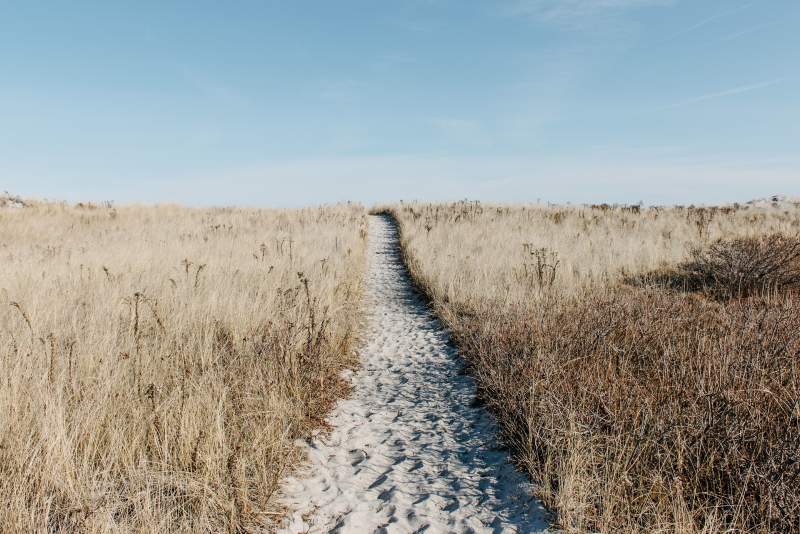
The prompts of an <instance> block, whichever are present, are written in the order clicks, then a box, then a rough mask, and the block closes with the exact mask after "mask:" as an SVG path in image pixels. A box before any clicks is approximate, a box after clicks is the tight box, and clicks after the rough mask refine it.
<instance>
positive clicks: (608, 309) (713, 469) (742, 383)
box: [444, 289, 800, 532]
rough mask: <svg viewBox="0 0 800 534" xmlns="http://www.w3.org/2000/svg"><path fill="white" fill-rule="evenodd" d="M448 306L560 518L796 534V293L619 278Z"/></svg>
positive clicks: (799, 505) (506, 428) (608, 528)
mask: <svg viewBox="0 0 800 534" xmlns="http://www.w3.org/2000/svg"><path fill="white" fill-rule="evenodd" d="M444 315H445V317H446V318H447V319H448V322H449V323H450V324H451V325H452V327H453V330H454V334H455V338H456V341H457V343H458V345H459V347H460V348H461V350H462V351H463V353H464V355H465V356H466V358H467V359H468V361H469V365H470V369H471V371H472V374H473V375H474V376H475V377H476V379H477V382H478V384H479V391H480V396H481V398H482V399H483V400H484V401H485V402H486V403H487V405H488V406H489V407H490V408H491V409H492V411H493V412H494V413H495V414H496V415H497V417H498V419H499V422H500V425H501V428H502V434H503V438H504V439H505V441H506V442H507V443H508V444H509V445H511V446H512V448H513V449H514V450H515V451H516V452H517V454H518V457H519V458H520V460H521V462H522V463H523V464H524V465H525V466H526V468H527V469H528V470H529V472H530V473H531V474H532V476H533V477H534V478H535V479H536V480H537V481H538V482H539V483H541V484H542V491H543V497H544V498H545V500H546V502H547V503H548V504H549V505H550V506H552V507H554V508H555V509H556V512H557V514H558V517H559V522H560V523H561V524H562V525H563V526H565V527H567V528H569V529H574V530H579V531H585V530H594V529H600V530H601V531H605V532H619V531H645V530H646V531H652V530H669V531H702V530H706V531H716V530H717V529H718V528H722V527H724V528H733V529H741V530H746V531H763V532H767V531H782V532H788V531H794V532H796V531H797V529H798V524H800V490H799V489H798V486H800V484H799V483H800V480H798V477H799V476H800V463H798V461H800V458H798V451H799V450H800V404H798V398H800V379H799V378H798V373H797V363H798V361H800V307H798V303H797V301H795V300H792V299H786V300H784V301H782V302H781V303H780V304H774V303H773V304H769V305H767V304H766V303H765V301H763V300H759V299H749V300H741V301H731V302H729V303H728V304H717V303H712V302H706V301H703V300H701V299H697V298H693V297H691V296H680V295H674V294H673V295H669V294H665V293H664V292H661V291H653V290H644V289H624V290H620V291H619V292H601V293H594V294H591V295H587V296H585V297H584V298H582V299H574V300H570V301H569V302H564V301H559V300H557V299H549V300H543V301H540V302H539V303H538V304H537V305H536V306H534V307H532V308H527V309H516V310H507V311H506V312H504V313H502V314H498V313H497V310H496V309H486V308H484V309H477V310H456V309H453V308H449V309H448V310H447V311H446V312H445V313H444Z"/></svg>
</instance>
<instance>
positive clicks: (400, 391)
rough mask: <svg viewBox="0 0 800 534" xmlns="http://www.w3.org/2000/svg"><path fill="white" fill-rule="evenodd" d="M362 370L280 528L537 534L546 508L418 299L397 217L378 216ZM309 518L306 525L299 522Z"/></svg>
mask: <svg viewBox="0 0 800 534" xmlns="http://www.w3.org/2000/svg"><path fill="white" fill-rule="evenodd" d="M369 238H370V239H369V241H370V245H369V247H370V250H369V261H370V264H369V270H368V275H367V277H368V280H367V283H368V289H367V291H368V292H367V306H368V310H369V317H368V319H369V323H368V327H367V330H366V333H365V334H366V335H365V346H364V347H363V348H362V350H361V359H362V366H363V367H362V369H360V370H359V371H358V372H357V373H356V374H355V375H354V376H353V377H352V382H353V386H354V390H353V391H354V393H353V396H352V397H351V398H350V399H348V400H345V401H342V402H340V403H339V404H338V406H337V407H336V409H335V410H334V412H333V413H332V414H331V416H330V418H329V422H330V423H331V425H332V426H333V428H334V429H333V431H332V432H331V433H330V434H329V435H325V436H320V437H318V438H316V439H314V440H312V442H311V443H310V444H308V445H305V447H306V448H307V452H308V455H309V464H310V465H309V466H308V467H307V469H305V470H304V471H303V472H301V473H300V474H299V475H298V477H299V478H290V479H289V480H288V481H287V483H286V486H285V489H284V495H285V498H284V502H285V503H286V504H287V505H288V506H289V507H290V509H292V510H295V512H294V513H293V515H291V516H290V518H289V520H287V523H286V524H285V526H284V532H358V533H369V532H427V533H433V532H526V533H527V532H539V531H544V530H545V528H546V522H545V521H544V512H543V510H542V508H541V506H540V505H539V504H538V503H537V501H536V500H535V499H533V498H532V497H531V488H530V485H529V484H528V482H527V479H526V477H525V476H524V475H522V474H521V473H519V472H517V471H516V470H515V469H514V468H513V467H512V466H511V465H510V464H509V463H508V456H507V454H506V453H505V452H503V451H502V450H500V449H499V448H498V447H497V443H496V441H495V437H494V435H495V427H494V422H493V421H492V419H491V417H490V416H489V415H488V414H487V413H486V412H485V411H484V410H483V409H481V408H480V407H476V406H474V405H473V404H474V403H473V399H474V395H475V387H474V384H473V382H472V380H471V379H470V378H469V377H467V376H465V375H464V374H463V371H462V367H463V366H462V363H461V362H460V361H459V358H458V357H457V355H456V354H455V352H454V350H453V349H452V348H451V346H450V345H449V343H448V337H447V334H446V333H445V332H444V331H443V329H442V326H441V324H440V323H439V322H438V321H437V320H436V319H435V318H434V317H432V316H431V315H430V313H429V312H428V311H427V310H426V307H425V305H424V303H423V302H422V301H421V299H420V298H419V296H418V295H417V294H416V293H415V292H414V290H413V288H412V286H411V283H410V281H409V278H408V274H407V272H406V269H405V267H404V266H403V264H402V262H401V259H400V256H399V250H398V239H397V231H396V228H395V226H394V224H393V223H392V222H391V220H389V219H386V218H383V217H372V218H371V221H370V235H369ZM304 518H305V520H304Z"/></svg>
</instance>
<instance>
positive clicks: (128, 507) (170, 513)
mask: <svg viewBox="0 0 800 534" xmlns="http://www.w3.org/2000/svg"><path fill="white" fill-rule="evenodd" d="M364 215H365V214H364V211H363V209H362V208H361V207H359V206H355V205H352V206H351V205H341V206H335V207H325V208H315V209H304V210H294V211H292V210H286V211H279V210H249V209H227V208H226V209H202V210H200V209H186V208H179V207H172V206H159V207H136V206H131V207H120V208H115V207H113V206H111V205H94V204H81V205H78V206H76V207H70V206H67V205H65V204H55V203H31V204H28V205H27V207H22V208H20V209H10V208H9V209H2V210H0V255H2V259H3V269H2V271H0V429H1V431H0V500H1V501H2V502H3V507H2V509H0V524H2V525H3V530H5V531H17V532H32V531H45V530H46V531H51V532H75V531H82V532H109V531H137V532H138V531H153V532H155V531H158V532H163V531H192V532H197V531H206V532H208V531H213V532H219V531H228V532H239V531H259V530H265V529H269V528H270V525H271V523H272V520H273V518H274V517H275V516H276V514H278V513H279V512H280V510H278V508H277V505H276V503H275V502H274V501H275V499H274V498H273V496H274V494H275V491H276V488H277V486H278V482H279V480H280V478H281V477H282V476H283V475H284V474H285V473H286V471H287V469H290V468H291V465H292V464H293V463H294V462H296V461H297V460H298V454H297V452H296V450H295V448H294V447H293V440H295V439H296V438H299V437H305V436H307V435H308V434H309V433H310V430H311V429H312V428H314V427H317V426H319V425H320V424H321V420H322V416H323V415H324V414H325V412H326V411H327V409H328V408H329V407H330V405H331V403H332V402H333V400H335V398H336V397H337V396H339V395H341V394H342V393H343V392H344V389H343V388H344V386H343V385H342V384H341V383H340V382H339V380H338V378H337V377H338V374H339V372H340V371H341V370H342V369H343V368H345V367H346V366H349V365H352V364H353V360H352V351H351V346H352V343H353V339H354V336H355V328H356V326H357V321H358V303H359V299H360V292H361V278H362V271H363V267H364V252H365V241H366V232H365V225H366V220H365V216H364Z"/></svg>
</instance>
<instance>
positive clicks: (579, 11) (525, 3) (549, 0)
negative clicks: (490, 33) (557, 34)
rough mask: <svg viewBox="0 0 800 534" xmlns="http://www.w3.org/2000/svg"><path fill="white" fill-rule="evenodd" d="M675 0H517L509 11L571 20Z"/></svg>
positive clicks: (552, 20) (667, 3) (541, 17)
mask: <svg viewBox="0 0 800 534" xmlns="http://www.w3.org/2000/svg"><path fill="white" fill-rule="evenodd" d="M673 3H674V0H517V1H515V2H514V3H513V4H512V6H511V7H510V9H509V11H510V12H511V13H515V14H518V15H527V16H531V17H534V18H537V19H540V20H543V21H549V22H570V21H574V20H576V19H583V18H586V17H591V16H594V15H598V14H602V13H607V12H619V11H626V10H630V9H634V8H644V7H655V6H668V5H671V4H673Z"/></svg>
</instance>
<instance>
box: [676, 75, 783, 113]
mask: <svg viewBox="0 0 800 534" xmlns="http://www.w3.org/2000/svg"><path fill="white" fill-rule="evenodd" d="M782 81H783V78H777V79H775V80H766V81H763V82H758V83H752V84H749V85H740V86H738V87H732V88H730V89H726V90H724V91H717V92H716V93H708V94H705V95H700V96H695V97H692V98H688V99H686V100H683V101H681V102H678V103H677V104H675V105H674V106H673V107H682V106H687V105H690V104H697V103H698V102H705V101H706V100H714V99H715V98H722V97H724V96H733V95H741V94H744V93H749V92H751V91H757V90H759V89H764V88H766V87H772V86H773V85H778V84H779V83H781V82H782Z"/></svg>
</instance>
